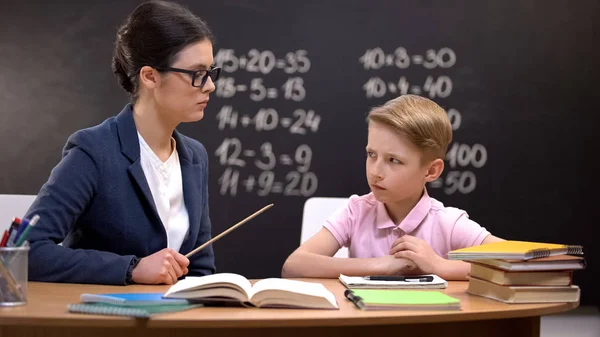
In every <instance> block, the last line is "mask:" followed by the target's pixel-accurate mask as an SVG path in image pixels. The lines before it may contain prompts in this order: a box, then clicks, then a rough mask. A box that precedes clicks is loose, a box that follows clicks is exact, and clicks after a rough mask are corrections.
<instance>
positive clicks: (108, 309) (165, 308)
mask: <svg viewBox="0 0 600 337" xmlns="http://www.w3.org/2000/svg"><path fill="white" fill-rule="evenodd" d="M200 306H202V305H198V304H168V305H164V304H157V305H141V306H122V305H115V304H108V303H77V304H69V305H68V309H69V312H73V313H81V314H92V315H112V316H128V317H137V318H150V316H152V315H153V314H159V313H166V312H176V311H183V310H188V309H192V308H197V307H200Z"/></svg>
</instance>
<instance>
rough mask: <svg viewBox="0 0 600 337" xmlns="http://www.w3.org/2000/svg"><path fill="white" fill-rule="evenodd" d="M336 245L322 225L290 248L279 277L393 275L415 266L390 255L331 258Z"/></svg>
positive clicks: (410, 269) (333, 238) (337, 246)
mask: <svg viewBox="0 0 600 337" xmlns="http://www.w3.org/2000/svg"><path fill="white" fill-rule="evenodd" d="M339 249H340V246H339V244H338V242H337V240H336V239H335V237H334V236H333V234H331V232H329V230H327V229H326V228H322V229H321V230H320V231H319V232H318V233H317V234H315V235H314V236H313V237H312V238H310V239H309V240H308V241H306V242H305V243H304V244H302V245H301V246H300V247H299V248H298V249H296V251H294V252H293V253H292V254H291V255H290V256H289V257H288V259H287V260H286V261H285V263H284V265H283V269H282V270H281V275H282V277H315V278H337V277H339V276H340V274H344V275H348V276H366V275H393V274H398V273H402V272H410V271H412V270H414V269H415V268H416V265H415V264H414V263H412V261H409V260H406V259H397V258H394V257H393V256H392V255H388V256H382V257H378V258H363V259H361V258H335V257H333V255H335V253H336V252H337V251H338V250H339Z"/></svg>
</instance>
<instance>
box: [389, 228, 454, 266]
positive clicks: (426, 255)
mask: <svg viewBox="0 0 600 337" xmlns="http://www.w3.org/2000/svg"><path fill="white" fill-rule="evenodd" d="M390 255H393V256H394V257H396V258H405V259H409V260H411V261H413V262H414V263H415V264H416V265H417V267H418V268H419V269H420V270H421V271H422V272H423V273H425V274H436V273H437V270H438V269H439V266H440V265H441V264H442V263H443V261H444V259H443V258H442V257H440V256H439V255H437V254H436V253H435V252H434V251H433V249H432V248H431V246H429V245H428V244H427V242H425V241H423V240H422V239H419V238H417V237H414V236H411V235H403V236H402V237H400V238H399V239H397V240H396V241H394V243H393V244H392V248H391V249H390Z"/></svg>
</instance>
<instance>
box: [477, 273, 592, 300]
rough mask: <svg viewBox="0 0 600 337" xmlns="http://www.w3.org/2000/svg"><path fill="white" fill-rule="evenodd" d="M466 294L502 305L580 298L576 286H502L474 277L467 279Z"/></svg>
mask: <svg viewBox="0 0 600 337" xmlns="http://www.w3.org/2000/svg"><path fill="white" fill-rule="evenodd" d="M467 293H469V294H473V295H478V296H483V297H487V298H490V299H493V300H497V301H500V302H504V303H551V302H577V301H579V297H580V290H579V287H578V286H576V285H570V286H560V287H559V286H556V287H550V286H537V287H536V286H502V285H499V284H495V283H492V282H488V281H484V280H480V279H476V278H474V277H471V278H469V287H468V288H467Z"/></svg>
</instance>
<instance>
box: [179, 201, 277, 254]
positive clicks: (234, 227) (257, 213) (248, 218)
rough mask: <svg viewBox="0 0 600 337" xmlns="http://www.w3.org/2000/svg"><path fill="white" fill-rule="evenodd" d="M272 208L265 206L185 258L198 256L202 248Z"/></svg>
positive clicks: (271, 205) (270, 205)
mask: <svg viewBox="0 0 600 337" xmlns="http://www.w3.org/2000/svg"><path fill="white" fill-rule="evenodd" d="M271 207H273V204H269V205H267V206H265V207H263V208H261V209H259V210H258V211H256V212H254V214H252V215H250V216H249V217H247V218H246V219H244V220H242V221H240V222H238V223H236V224H235V225H233V226H231V227H229V229H227V230H225V231H223V232H222V233H221V234H219V235H217V236H215V237H214V238H212V239H210V240H208V241H206V242H205V243H204V244H202V245H200V246H198V248H196V249H194V250H192V251H191V252H189V253H187V254H185V257H187V258H189V257H190V256H192V255H194V254H196V253H197V252H199V251H200V250H202V248H204V247H206V246H208V245H210V244H211V243H213V242H215V241H217V240H219V239H220V238H222V237H223V236H225V235H227V233H229V232H231V231H232V230H234V229H236V228H238V227H239V226H241V225H243V224H244V223H246V222H247V221H248V220H250V219H252V218H254V217H255V216H257V215H259V214H260V213H262V212H264V211H266V210H268V209H269V208H271Z"/></svg>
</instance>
